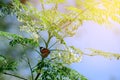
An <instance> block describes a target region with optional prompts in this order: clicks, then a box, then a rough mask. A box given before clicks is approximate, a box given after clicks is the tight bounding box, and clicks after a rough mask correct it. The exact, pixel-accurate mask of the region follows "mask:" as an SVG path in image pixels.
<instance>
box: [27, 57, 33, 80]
mask: <svg viewBox="0 0 120 80" xmlns="http://www.w3.org/2000/svg"><path fill="white" fill-rule="evenodd" d="M27 63H28V66H29V68H30V72H31V77H32V80H34V77H33V72H32V71H33V70H32V67H31V64H30V60H29V58H28V57H27Z"/></svg>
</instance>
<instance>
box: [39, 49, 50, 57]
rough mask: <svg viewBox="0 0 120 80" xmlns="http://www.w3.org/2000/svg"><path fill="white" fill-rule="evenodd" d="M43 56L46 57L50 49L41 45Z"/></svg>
mask: <svg viewBox="0 0 120 80" xmlns="http://www.w3.org/2000/svg"><path fill="white" fill-rule="evenodd" d="M40 52H41V56H42V58H46V57H47V56H48V55H49V54H50V50H49V49H47V48H44V47H40Z"/></svg>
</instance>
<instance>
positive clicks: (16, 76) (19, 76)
mask: <svg viewBox="0 0 120 80" xmlns="http://www.w3.org/2000/svg"><path fill="white" fill-rule="evenodd" d="M3 74H5V75H9V76H14V77H16V78H19V79H23V80H27V79H25V78H23V77H20V76H18V75H15V74H10V73H6V72H3Z"/></svg>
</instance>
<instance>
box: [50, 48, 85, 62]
mask: <svg viewBox="0 0 120 80" xmlns="http://www.w3.org/2000/svg"><path fill="white" fill-rule="evenodd" d="M50 56H51V58H57V60H58V61H62V62H63V63H65V64H71V63H74V62H80V61H81V59H82V56H83V52H82V51H81V50H80V49H77V48H75V47H73V46H70V47H68V48H67V49H64V50H59V49H58V50H56V51H53V52H51V54H50Z"/></svg>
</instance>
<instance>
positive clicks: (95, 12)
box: [73, 0, 120, 24]
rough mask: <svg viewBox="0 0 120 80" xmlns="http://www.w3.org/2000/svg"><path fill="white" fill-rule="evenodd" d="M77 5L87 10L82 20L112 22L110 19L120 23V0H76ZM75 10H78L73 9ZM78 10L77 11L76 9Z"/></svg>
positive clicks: (81, 16)
mask: <svg viewBox="0 0 120 80" xmlns="http://www.w3.org/2000/svg"><path fill="white" fill-rule="evenodd" d="M76 5H77V6H76V7H77V8H79V9H82V10H85V9H86V11H84V13H83V14H81V15H80V18H81V19H82V20H93V21H95V22H97V23H99V24H104V23H105V24H106V23H107V24H108V23H109V24H110V19H112V20H113V21H116V22H118V23H120V17H119V16H120V9H119V8H120V1H119V0H76ZM73 11H76V10H74V9H73ZM76 12H77V11H76Z"/></svg>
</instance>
